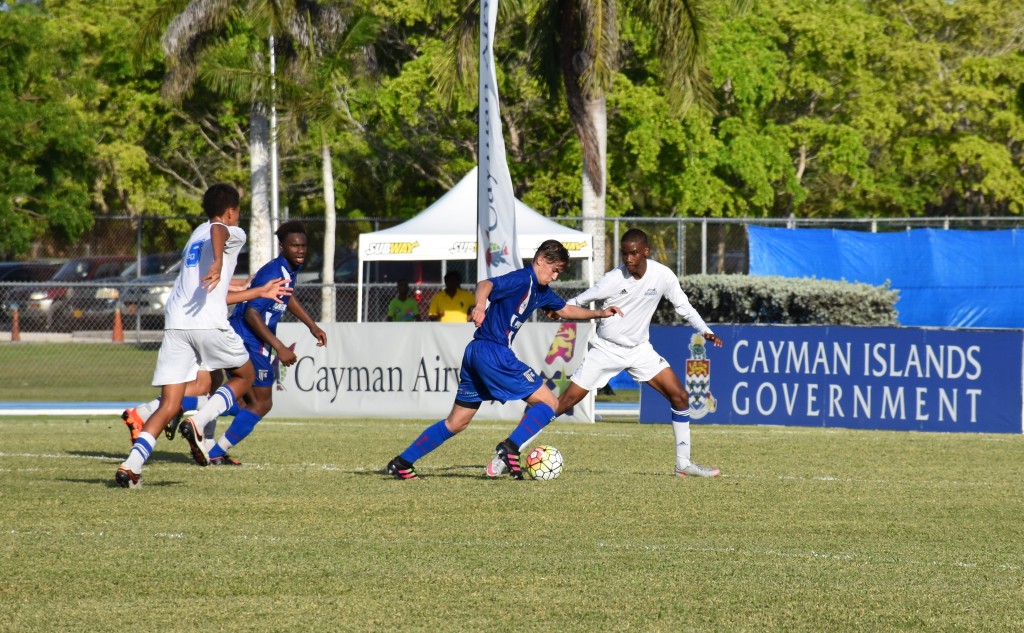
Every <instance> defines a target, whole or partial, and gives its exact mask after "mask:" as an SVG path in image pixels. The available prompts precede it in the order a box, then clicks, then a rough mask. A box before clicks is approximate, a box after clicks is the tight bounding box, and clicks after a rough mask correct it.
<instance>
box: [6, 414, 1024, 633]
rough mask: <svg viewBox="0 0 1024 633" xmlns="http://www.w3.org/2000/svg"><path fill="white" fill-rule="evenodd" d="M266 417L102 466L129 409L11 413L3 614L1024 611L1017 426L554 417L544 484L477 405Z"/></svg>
mask: <svg viewBox="0 0 1024 633" xmlns="http://www.w3.org/2000/svg"><path fill="white" fill-rule="evenodd" d="M430 421H431V420H426V419H425V420H423V421H417V422H409V421H401V422H398V421H320V420H317V421H309V420H290V421H274V420H268V421H264V422H262V423H261V424H260V426H259V428H258V429H257V431H256V432H255V433H254V434H253V435H252V436H251V437H250V438H249V439H248V440H247V441H246V442H245V443H244V444H242V445H241V446H239V447H238V449H237V451H233V454H234V456H235V457H237V458H239V459H241V460H242V461H244V462H245V465H244V466H242V467H240V468H226V467H225V468H220V469H217V468H206V469H201V468H199V467H196V466H193V465H191V464H190V460H189V457H188V455H187V451H186V447H185V444H184V442H183V441H182V440H180V439H175V440H174V441H173V442H168V441H166V440H165V439H163V438H161V441H160V443H159V444H158V446H157V449H156V453H155V456H154V458H153V459H152V460H151V462H150V464H149V465H148V466H147V468H146V471H145V475H144V485H143V487H142V488H141V489H139V490H123V489H120V488H115V487H114V486H113V475H114V470H115V469H116V467H117V465H118V463H119V462H120V461H121V460H122V459H123V458H124V456H125V454H126V452H127V449H128V439H127V432H126V431H125V430H124V428H123V426H122V425H121V423H120V420H117V419H113V420H111V419H103V420H96V419H93V420H81V419H71V418H52V419H50V418H20V419H19V418H0V516H2V521H0V630H3V631H56V630H59V631H110V630H121V631H155V630H161V631H189V630H200V629H205V630H217V631H253V630H266V631H285V630H296V631H384V630H394V631H512V630H534V631H629V630H631V631H672V632H678V631H764V630H778V631H893V630H905V631H1010V630H1022V629H1024V607H1022V603H1024V602H1022V598H1024V595H1022V587H1024V555H1022V553H1021V543H1022V542H1024V527H1022V526H1024V522H1022V512H1021V510H1022V504H1021V501H1020V499H1021V493H1020V488H1021V480H1020V472H1021V466H1020V464H1021V461H1022V460H1021V456H1022V448H1024V438H1022V437H1020V436H996V435H942V434H915V433H890V432H866V431H845V430H822V429H802V428H757V427H736V426H732V427H703V426H697V425H694V443H695V447H696V448H695V456H696V457H697V458H698V461H701V462H704V463H708V464H713V465H716V466H719V467H720V468H721V469H722V471H723V473H724V475H723V476H722V477H721V478H718V479H717V480H700V479H682V478H676V477H673V476H672V464H673V459H672V456H673V447H672V439H671V431H670V429H669V428H667V427H666V426H661V425H656V426H648V425H637V424H631V423H599V424H596V425H583V424H564V423H563V424H559V423H555V424H554V425H553V426H552V427H550V429H549V430H548V431H546V432H545V436H544V441H545V442H546V443H548V444H552V445H554V446H557V447H558V448H559V449H560V450H561V451H562V453H563V454H564V455H565V458H566V468H565V471H564V472H563V474H562V476H561V477H560V478H559V479H557V480H555V481H552V482H533V481H523V482H516V481H512V480H510V479H508V478H502V479H500V480H488V479H486V478H485V477H483V475H482V467H483V464H484V462H485V460H486V459H488V458H489V457H490V454H491V451H492V449H493V447H494V444H496V443H497V441H498V440H499V439H501V438H502V437H504V436H505V435H506V434H507V433H508V431H509V429H510V427H511V425H510V424H507V423H506V424H502V423H494V422H484V421H478V422H474V423H473V424H472V425H471V427H470V428H469V429H468V430H467V431H466V432H465V433H463V434H462V435H461V436H459V437H456V438H454V439H453V440H451V441H449V442H448V443H447V444H446V445H444V446H443V447H442V448H440V449H439V450H438V451H435V452H434V453H433V454H431V455H429V456H428V457H427V458H425V459H424V460H422V461H421V462H420V463H419V464H417V467H418V470H419V472H420V474H421V475H422V476H423V477H424V479H423V480H422V481H418V482H399V481H395V480H391V479H389V478H387V477H385V476H384V475H382V474H381V473H380V472H379V469H381V468H382V467H383V466H384V464H385V463H386V462H387V461H388V459H390V458H391V457H392V456H393V455H394V454H396V453H397V452H399V451H400V450H401V449H403V448H404V447H405V446H406V445H407V444H408V443H409V442H410V441H412V440H413V439H414V438H415V436H416V435H417V434H418V433H419V432H420V431H421V430H422V429H423V427H424V426H426V424H427V423H428V422H430Z"/></svg>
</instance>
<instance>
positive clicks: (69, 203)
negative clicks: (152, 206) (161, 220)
mask: <svg viewBox="0 0 1024 633" xmlns="http://www.w3.org/2000/svg"><path fill="white" fill-rule="evenodd" d="M0 68H3V69H4V71H3V72H2V73H0V255H2V256H4V257H5V258H7V257H15V256H23V255H26V254H28V253H29V252H30V249H31V247H32V245H33V242H34V240H35V239H36V238H38V237H39V236H41V235H42V234H43V233H44V232H48V233H52V234H56V235H57V236H58V237H60V238H62V239H63V240H64V241H65V242H73V241H74V240H76V239H78V237H80V236H81V235H82V234H83V233H84V232H85V231H86V230H87V229H89V228H90V227H91V226H92V214H91V213H90V198H89V192H90V186H91V184H92V180H93V179H94V178H95V170H94V167H93V163H92V161H91V152H92V149H93V147H94V146H95V143H96V142H97V140H98V136H99V133H98V129H97V127H96V125H95V124H94V122H93V121H91V120H90V118H89V116H88V114H87V113H86V112H85V111H84V108H83V100H82V99H80V98H78V95H79V94H87V93H88V92H90V91H91V90H93V85H92V82H91V81H90V79H89V78H88V77H87V76H85V75H84V74H83V73H82V72H81V50H80V48H79V46H78V45H77V44H76V43H75V42H72V41H69V40H68V38H66V37H65V36H64V34H63V33H62V32H61V30H60V25H59V24H57V23H56V21H54V20H52V19H51V18H49V17H47V16H46V15H44V14H43V13H42V12H41V11H40V10H38V9H37V8H36V7H34V6H31V5H26V4H16V5H14V6H13V7H9V8H8V9H7V10H5V11H2V12H0Z"/></svg>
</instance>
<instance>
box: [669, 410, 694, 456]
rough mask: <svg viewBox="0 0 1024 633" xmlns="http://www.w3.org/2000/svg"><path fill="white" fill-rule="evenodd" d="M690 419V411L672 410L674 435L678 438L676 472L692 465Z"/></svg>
mask: <svg viewBox="0 0 1024 633" xmlns="http://www.w3.org/2000/svg"><path fill="white" fill-rule="evenodd" d="M689 417H690V410H689V409H687V410H685V411H677V410H676V409H672V433H673V434H674V435H675V437H676V470H682V469H684V468H686V467H687V466H689V465H690V421H689ZM684 420H685V421H684Z"/></svg>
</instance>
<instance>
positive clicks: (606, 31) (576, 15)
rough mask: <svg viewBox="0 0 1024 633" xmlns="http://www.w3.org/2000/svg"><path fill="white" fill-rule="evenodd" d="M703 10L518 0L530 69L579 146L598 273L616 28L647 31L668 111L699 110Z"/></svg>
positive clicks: (622, 0) (650, 3)
mask: <svg viewBox="0 0 1024 633" xmlns="http://www.w3.org/2000/svg"><path fill="white" fill-rule="evenodd" d="M705 5H706V3H705V2H704V1H703V0H553V1H543V0H536V1H531V0H523V6H522V8H521V10H524V11H525V13H526V14H527V15H528V16H529V18H528V19H529V22H530V27H531V33H532V35H531V42H530V50H531V55H532V56H533V58H534V62H535V68H536V70H537V71H538V73H539V74H540V76H541V77H543V79H544V81H545V83H546V85H547V87H548V91H549V94H551V95H553V96H554V95H558V94H564V95H565V99H566V104H567V105H568V109H569V117H570V119H571V121H572V123H573V126H574V128H575V130H576V134H577V136H578V137H579V139H580V143H581V146H582V150H583V187H582V192H583V196H582V207H583V208H582V214H583V217H584V224H583V230H584V231H587V232H589V233H590V234H591V235H592V236H593V238H594V251H595V254H594V265H595V266H596V267H597V268H598V270H604V268H605V239H604V237H605V232H604V222H603V220H602V219H600V218H603V217H604V216H605V213H606V204H605V197H606V193H607V179H606V173H607V139H608V113H607V94H608V92H609V91H610V90H611V89H612V86H613V83H614V80H615V77H616V74H617V71H618V70H619V67H620V56H621V53H622V50H621V48H620V38H619V34H620V27H621V24H623V23H626V22H628V21H636V22H640V23H643V24H645V25H646V28H647V29H649V33H650V36H651V42H652V47H651V51H652V53H653V54H654V55H655V56H656V57H657V58H658V59H659V61H660V64H661V69H662V79H663V81H664V90H665V93H666V94H667V95H669V96H670V103H671V104H672V105H673V106H674V107H675V108H676V109H683V108H685V107H686V106H687V105H689V104H692V103H703V104H707V103H709V99H708V90H707V87H706V83H705V81H704V80H705V76H704V74H703V64H704V58H705V55H706V52H707V51H706V43H705V29H706V28H707V19H708V17H709V16H708V15H707V7H706V6H705ZM499 6H500V5H499ZM470 13H471V12H470V11H467V15H468V14H470ZM499 23H500V18H499ZM461 25H462V28H461V31H460V32H459V33H458V35H457V37H458V38H459V39H460V40H461V46H460V47H459V48H458V50H457V52H458V54H459V61H458V66H459V67H460V68H461V69H462V71H463V74H464V75H465V74H468V73H467V72H466V70H467V68H468V65H469V63H470V58H469V55H468V51H469V47H468V46H467V44H468V42H469V41H470V40H469V36H468V32H469V25H470V20H468V19H463V20H462V21H461ZM473 59H475V56H474V57H473ZM588 218H589V219H588Z"/></svg>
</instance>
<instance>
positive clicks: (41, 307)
mask: <svg viewBox="0 0 1024 633" xmlns="http://www.w3.org/2000/svg"><path fill="white" fill-rule="evenodd" d="M134 261H135V258H134V257H133V256H131V255H100V256H93V257H76V258H74V259H70V260H68V261H67V262H65V263H64V265H62V266H61V267H60V269H59V270H58V271H57V272H56V274H54V276H53V277H52V278H51V279H49V280H48V283H47V284H46V285H44V286H35V287H21V288H15V289H12V290H11V292H10V301H12V302H15V303H17V304H18V308H19V315H20V317H21V322H22V326H23V327H25V328H26V329H39V328H44V329H47V330H60V331H67V330H70V329H72V328H73V327H74V325H75V320H76V319H77V318H81V316H83V315H84V312H81V313H79V312H80V311H82V310H83V306H93V305H95V302H97V301H99V302H107V301H109V300H110V299H111V296H110V294H111V292H110V289H107V288H97V287H96V286H95V285H88V286H82V285H80V284H82V283H85V282H90V281H93V280H97V279H105V278H110V277H116V276H118V275H119V274H120V273H121V271H123V270H124V269H125V267H126V266H128V265H129V264H131V263H133V262H134ZM114 294H115V295H116V292H115V293H114ZM113 299H115V300H116V296H114V297H113Z"/></svg>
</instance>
